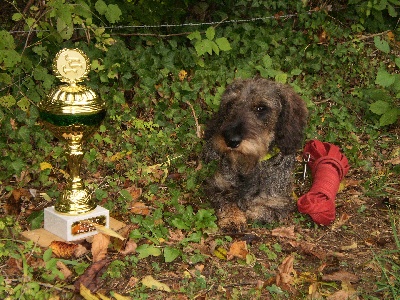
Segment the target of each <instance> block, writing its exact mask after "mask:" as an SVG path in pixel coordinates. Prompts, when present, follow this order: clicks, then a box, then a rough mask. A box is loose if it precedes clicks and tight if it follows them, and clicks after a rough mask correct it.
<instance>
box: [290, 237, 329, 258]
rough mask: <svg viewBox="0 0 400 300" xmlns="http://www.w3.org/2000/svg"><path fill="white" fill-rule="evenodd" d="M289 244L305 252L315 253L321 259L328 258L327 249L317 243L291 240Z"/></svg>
mask: <svg viewBox="0 0 400 300" xmlns="http://www.w3.org/2000/svg"><path fill="white" fill-rule="evenodd" d="M289 244H290V245H292V246H293V247H295V248H297V249H300V250H302V251H303V252H304V253H306V254H311V255H314V256H315V257H317V258H319V259H321V260H322V259H325V258H326V251H324V250H323V249H321V248H320V247H317V246H316V245H315V244H312V243H309V242H304V241H301V242H298V241H290V242H289Z"/></svg>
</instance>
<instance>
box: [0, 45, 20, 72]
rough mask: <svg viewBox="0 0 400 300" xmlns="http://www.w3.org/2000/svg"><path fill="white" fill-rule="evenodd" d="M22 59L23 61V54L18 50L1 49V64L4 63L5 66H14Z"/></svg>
mask: <svg viewBox="0 0 400 300" xmlns="http://www.w3.org/2000/svg"><path fill="white" fill-rule="evenodd" d="M0 39H1V37H0ZM20 61H21V56H20V54H19V53H18V52H17V51H15V50H0V64H1V63H3V66H4V67H5V68H12V67H14V66H15V65H16V64H17V63H19V62H20Z"/></svg>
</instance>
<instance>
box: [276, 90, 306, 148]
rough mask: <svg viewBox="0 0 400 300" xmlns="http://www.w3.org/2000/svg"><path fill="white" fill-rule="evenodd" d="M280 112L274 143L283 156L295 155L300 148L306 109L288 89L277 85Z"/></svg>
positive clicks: (294, 93) (297, 96) (298, 98)
mask: <svg viewBox="0 0 400 300" xmlns="http://www.w3.org/2000/svg"><path fill="white" fill-rule="evenodd" d="M278 93H279V96H280V99H281V105H282V110H281V113H280V115H279V119H278V122H277V124H276V138H275V142H276V145H277V146H278V148H279V149H280V150H281V152H282V153H283V154H290V153H295V152H296V151H297V149H299V148H300V147H301V144H302V142H303V138H304V129H305V127H306V124H307V117H308V113H307V107H306V104H305V102H304V101H303V100H302V99H301V98H300V96H299V95H298V94H297V93H296V92H295V91H294V90H293V89H292V88H291V87H290V86H286V85H279V89H278Z"/></svg>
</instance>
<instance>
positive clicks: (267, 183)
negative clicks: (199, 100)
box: [202, 78, 308, 232]
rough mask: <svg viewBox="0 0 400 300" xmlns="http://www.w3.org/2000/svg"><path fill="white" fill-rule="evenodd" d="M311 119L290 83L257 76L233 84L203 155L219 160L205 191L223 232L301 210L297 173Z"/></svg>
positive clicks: (207, 137) (212, 124)
mask: <svg viewBox="0 0 400 300" xmlns="http://www.w3.org/2000/svg"><path fill="white" fill-rule="evenodd" d="M307 117H308V112H307V108H306V105H305V103H304V101H303V100H302V99H301V98H300V96H299V95H298V94H297V93H295V92H294V90H293V89H292V88H291V87H290V86H289V85H284V84H280V83H277V82H273V81H270V80H267V79H263V78H253V79H246V80H243V79H237V80H235V81H234V82H233V83H231V84H230V85H228V86H227V88H226V90H225V92H224V94H223V95H222V98H221V103H220V106H219V110H218V111H217V112H216V113H215V114H214V115H213V116H212V118H211V119H210V121H209V122H208V124H207V125H206V129H205V133H204V138H205V143H204V147H203V154H202V155H203V160H204V161H205V162H206V163H209V162H211V161H216V162H217V169H216V172H215V173H214V174H213V176H212V177H211V178H209V180H207V182H206V184H205V191H206V194H207V196H208V198H209V199H210V201H211V203H212V204H213V206H214V208H215V209H216V214H217V218H218V225H219V227H220V228H221V229H222V230H224V231H232V232H238V231H242V230H245V229H246V228H247V221H248V220H249V221H257V222H261V223H273V222H280V221H283V220H284V219H285V218H287V216H288V214H289V213H290V212H292V211H293V210H294V209H295V202H294V200H293V199H292V198H291V193H292V183H293V180H292V177H293V174H292V173H293V168H294V165H295V160H296V152H297V150H298V149H299V148H300V147H301V145H302V142H303V137H304V129H305V127H306V124H307Z"/></svg>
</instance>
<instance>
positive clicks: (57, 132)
mask: <svg viewBox="0 0 400 300" xmlns="http://www.w3.org/2000/svg"><path fill="white" fill-rule="evenodd" d="M53 70H54V72H55V74H56V76H57V77H58V78H60V80H61V81H63V82H66V83H67V84H64V85H60V86H58V87H56V88H55V89H53V90H52V91H51V92H50V94H49V95H47V97H46V98H45V99H43V100H42V101H41V102H40V103H39V117H40V119H41V122H42V123H43V124H44V126H45V128H47V129H48V130H49V131H50V132H51V133H52V134H53V135H54V136H56V137H57V138H59V139H60V140H64V141H65V142H66V143H67V161H68V175H69V178H68V182H67V185H66V187H65V189H64V190H63V191H62V193H61V197H60V198H59V199H57V201H56V203H55V205H54V209H55V210H56V211H57V212H58V213H62V214H68V215H78V214H82V213H86V212H89V211H92V210H94V209H95V208H96V206H97V205H96V202H95V199H94V198H93V197H92V196H91V194H90V193H89V192H88V191H87V190H86V188H85V186H84V183H83V180H82V178H81V177H80V168H81V163H82V159H83V155H84V150H83V145H84V143H85V141H87V139H88V138H89V137H91V136H92V135H93V134H94V132H95V131H96V130H97V129H98V127H99V126H100V124H101V122H102V120H103V119H104V117H105V115H106V106H105V102H104V101H103V100H101V99H100V98H99V97H98V96H97V94H96V93H95V92H94V91H93V90H91V89H90V88H88V87H86V86H84V85H79V84H78V82H80V81H82V80H84V79H85V78H86V76H87V74H88V73H89V70H90V64H89V59H88V57H87V56H86V55H85V54H84V53H83V52H82V51H81V50H79V49H63V50H61V51H60V52H59V53H58V54H57V55H56V57H55V59H54V63H53Z"/></svg>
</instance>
